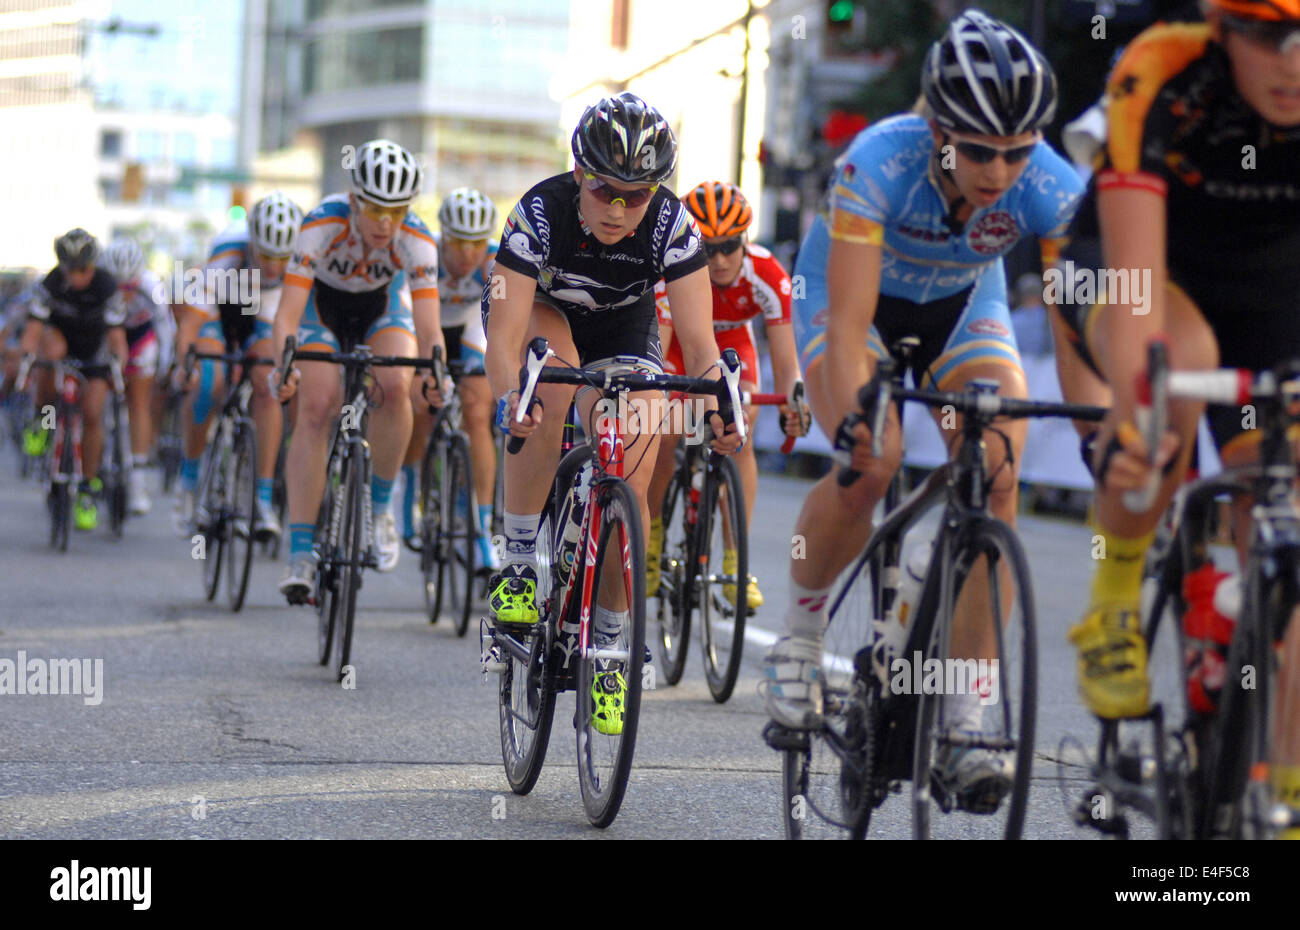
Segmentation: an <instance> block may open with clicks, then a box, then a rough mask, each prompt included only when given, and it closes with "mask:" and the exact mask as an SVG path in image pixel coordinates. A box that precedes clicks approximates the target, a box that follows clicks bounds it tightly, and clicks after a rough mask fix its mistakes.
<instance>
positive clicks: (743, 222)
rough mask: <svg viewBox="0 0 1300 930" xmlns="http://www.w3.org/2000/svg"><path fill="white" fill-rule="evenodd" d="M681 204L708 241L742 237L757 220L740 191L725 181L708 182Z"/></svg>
mask: <svg viewBox="0 0 1300 930" xmlns="http://www.w3.org/2000/svg"><path fill="white" fill-rule="evenodd" d="M682 203H684V204H686V209H687V210H689V211H690V214H691V216H693V217H695V222H697V223H699V224H700V233H701V234H702V235H703V236H704V238H705V239H724V238H729V237H731V236H739V235H740V234H741V233H743V232H744V231H745V230H746V229H749V224H750V223H752V222H753V220H754V211H753V210H751V209H750V208H749V201H748V200H746V199H745V195H744V194H742V193H741V192H740V188H739V187H737V186H736V185H734V184H729V183H727V182H726V181H705V182H704V183H703V184H701V185H700V186H699V187H696V188H694V189H693V190H691V191H690V193H688V194H687V195H686V196H685V197H683V198H682Z"/></svg>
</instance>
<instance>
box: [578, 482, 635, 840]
mask: <svg viewBox="0 0 1300 930" xmlns="http://www.w3.org/2000/svg"><path fill="white" fill-rule="evenodd" d="M596 494H597V498H596V499H597V501H598V502H599V506H600V527H599V531H600V535H599V537H598V540H597V543H596V566H595V575H594V576H593V577H594V581H593V588H594V590H593V591H592V592H591V603H592V605H593V611H594V610H595V607H596V605H599V604H600V601H601V600H602V599H606V598H611V597H612V598H613V599H616V600H618V601H622V602H623V603H624V604H626V605H627V611H626V615H625V616H623V617H621V621H622V622H621V624H620V627H619V631H618V634H617V635H611V636H610V637H609V638H608V639H606V638H604V637H599V636H598V635H597V626H598V624H597V621H596V620H595V618H594V617H593V619H592V621H591V631H592V633H591V644H592V646H593V647H594V648H592V649H591V650H590V651H589V654H588V655H586V656H582V657H580V659H579V665H578V693H577V704H578V715H577V717H578V719H577V725H578V781H579V784H580V785H581V788H582V802H583V806H584V807H585V808H586V810H587V819H588V820H590V821H591V822H592V824H593V825H595V826H597V827H607V826H609V825H610V824H611V823H613V822H614V818H615V817H617V816H618V810H619V807H620V806H621V805H622V803H623V795H624V793H625V792H626V790H627V780H628V775H629V774H630V773H631V771H632V755H633V753H634V752H635V750H636V733H637V723H638V719H639V717H640V713H641V669H642V666H643V665H644V663H645V538H644V537H643V536H642V535H641V508H640V505H639V504H638V503H637V500H636V495H635V494H633V493H632V489H631V488H629V487H628V486H627V484H625V483H624V482H623V481H622V480H621V479H614V480H604V481H602V482H601V483H600V484H599V485H597V489H596ZM610 560H613V561H614V563H615V568H616V569H618V568H621V571H615V572H613V573H612V574H614V577H613V578H609V579H606V578H605V577H604V569H605V564H606V562H607V561H610ZM575 570H577V569H576V568H575ZM611 587H612V588H614V589H615V590H608V591H607V590H606V589H607V588H611ZM602 654H605V655H604V657H602ZM620 678H621V679H622V681H621V682H620V680H619V679H620ZM620 687H624V688H626V692H625V697H624V700H623V721H622V727H621V730H620V731H619V732H613V731H615V730H619V728H618V727H617V726H614V727H611V726H609V724H608V723H606V724H605V725H604V727H603V728H604V729H606V730H609V731H611V732H604V733H602V732H601V731H600V729H598V726H600V725H601V724H600V718H598V716H597V708H596V699H595V697H594V694H593V692H594V690H595V689H596V688H600V689H601V692H602V697H603V699H604V700H605V701H607V702H608V697H607V696H608V695H609V694H611V693H614V692H616V691H617V690H618V689H619V688H620ZM608 706H609V705H608V703H607V710H606V711H605V715H606V720H607V721H608V720H610V719H613V720H616V719H617V714H616V713H609V712H608Z"/></svg>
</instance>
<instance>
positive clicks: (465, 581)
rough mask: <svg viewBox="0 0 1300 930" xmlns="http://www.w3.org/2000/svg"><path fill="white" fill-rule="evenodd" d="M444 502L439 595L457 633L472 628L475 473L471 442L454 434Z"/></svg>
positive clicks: (439, 561)
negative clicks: (444, 599)
mask: <svg viewBox="0 0 1300 930" xmlns="http://www.w3.org/2000/svg"><path fill="white" fill-rule="evenodd" d="M446 466H447V481H446V485H445V486H446V496H445V503H446V506H447V511H446V512H447V520H446V523H445V524H444V526H443V528H442V530H443V531H442V539H441V540H440V545H439V554H440V558H439V560H438V582H437V588H438V592H439V594H438V599H439V600H441V599H442V592H443V591H446V592H447V597H446V601H447V604H448V606H449V607H450V608H451V610H452V612H453V614H454V616H455V625H456V635H457V636H464V635H465V631H466V630H467V629H469V615H470V613H471V611H472V610H473V607H474V549H475V547H476V546H477V545H478V540H477V538H476V534H475V532H474V495H473V493H472V492H473V488H474V474H473V472H472V471H471V470H470V464H469V442H468V440H466V439H465V437H464V436H463V435H460V434H453V436H452V437H451V439H450V441H449V442H448V444H447V459H446Z"/></svg>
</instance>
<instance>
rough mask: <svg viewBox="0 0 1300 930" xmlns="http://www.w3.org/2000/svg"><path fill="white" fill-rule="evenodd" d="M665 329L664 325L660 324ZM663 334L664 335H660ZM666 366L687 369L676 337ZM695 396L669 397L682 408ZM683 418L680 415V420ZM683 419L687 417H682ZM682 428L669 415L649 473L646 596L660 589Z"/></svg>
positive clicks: (676, 371) (672, 370)
mask: <svg viewBox="0 0 1300 930" xmlns="http://www.w3.org/2000/svg"><path fill="white" fill-rule="evenodd" d="M660 332H661V333H662V332H663V327H662V326H661V327H660ZM661 338H662V337H661ZM663 369H664V373H665V374H670V375H680V374H684V373H685V370H686V365H685V362H684V361H683V359H682V349H681V345H680V344H679V343H678V342H676V341H675V340H674V341H673V342H672V343H671V344H670V345H669V347H668V351H667V352H666V353H664V364H663ZM691 402H692V399H691V398H690V397H685V396H683V395H680V394H676V393H674V394H673V395H672V396H671V398H670V399H669V403H670V404H674V403H675V404H677V405H678V408H679V409H682V410H685V405H687V404H690V403H691ZM680 419H683V418H681V417H679V420H680ZM683 422H684V421H683ZM681 436H682V434H681V431H680V429H678V424H675V423H673V421H672V419H671V418H669V419H668V420H667V421H666V422H665V423H664V426H663V428H662V429H661V431H660V435H659V453H658V455H656V456H655V466H654V474H653V475H651V477H650V487H649V489H648V490H647V492H646V494H647V501H646V503H647V505H648V510H647V512H648V513H649V515H650V521H649V524H648V528H647V532H646V559H645V563H646V564H645V571H646V581H645V593H646V597H654V596H655V595H657V594H658V593H659V557H660V555H661V554H662V553H663V545H664V524H663V516H662V515H663V506H664V493H665V492H666V491H667V490H668V482H669V481H670V480H672V476H673V469H674V468H675V467H676V463H677V444H678V443H679V442H680V441H681Z"/></svg>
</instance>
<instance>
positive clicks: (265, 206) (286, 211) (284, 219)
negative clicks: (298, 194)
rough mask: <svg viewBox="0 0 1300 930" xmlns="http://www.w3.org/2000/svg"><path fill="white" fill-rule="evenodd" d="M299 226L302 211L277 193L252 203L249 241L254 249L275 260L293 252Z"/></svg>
mask: <svg viewBox="0 0 1300 930" xmlns="http://www.w3.org/2000/svg"><path fill="white" fill-rule="evenodd" d="M301 227H302V209H301V208H300V207H299V206H298V205H297V204H296V203H294V202H293V201H292V200H290V199H289V197H288V196H286V195H285V194H282V193H280V192H279V191H275V192H274V193H272V194H268V195H267V196H265V197H263V198H262V199H261V200H259V201H258V202H257V203H255V204H253V211H252V212H251V213H250V214H249V216H248V238H249V241H250V242H251V243H252V245H253V248H255V249H257V250H258V251H259V252H261V253H263V254H264V255H270V256H272V257H274V258H286V257H288V256H289V255H290V254H292V253H293V247H294V244H295V243H296V242H297V241H298V230H299V229H300V228H301Z"/></svg>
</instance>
